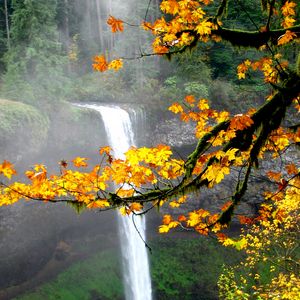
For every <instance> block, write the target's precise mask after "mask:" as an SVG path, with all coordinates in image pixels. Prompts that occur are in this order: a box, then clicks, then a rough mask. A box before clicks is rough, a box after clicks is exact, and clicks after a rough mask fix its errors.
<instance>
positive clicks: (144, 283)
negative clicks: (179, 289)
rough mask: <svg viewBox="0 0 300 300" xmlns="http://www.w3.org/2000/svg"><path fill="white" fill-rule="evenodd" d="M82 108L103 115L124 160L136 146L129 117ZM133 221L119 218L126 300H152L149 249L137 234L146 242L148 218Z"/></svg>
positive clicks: (112, 142) (112, 110) (97, 107)
mask: <svg viewBox="0 0 300 300" xmlns="http://www.w3.org/2000/svg"><path fill="white" fill-rule="evenodd" d="M80 106H81V107H86V108H90V109H94V110H96V111H98V112H99V113H100V114H101V116H102V120H103V122H104V126H105V131H106V134H107V137H108V142H109V144H110V146H111V148H112V149H113V152H114V156H115V157H117V158H120V159H123V158H124V152H126V151H127V150H128V149H129V147H130V146H133V145H134V135H133V130H132V124H131V121H130V118H129V114H128V113H127V112H126V111H125V110H123V109H121V108H120V107H117V106H102V105H97V104H84V105H80ZM131 218H132V217H131V216H128V217H124V216H121V215H120V214H118V224H119V235H120V242H121V250H122V261H123V274H124V283H125V296H126V300H151V299H152V288H151V278H150V269H149V261H148V255H147V249H146V247H145V244H144V242H143V240H142V239H141V238H140V236H139V234H138V232H137V230H138V231H139V232H140V234H141V236H142V237H143V239H144V240H145V229H146V228H145V225H146V224H145V218H144V217H141V216H135V218H134V221H135V226H136V228H135V227H134V224H133V222H132V219H131Z"/></svg>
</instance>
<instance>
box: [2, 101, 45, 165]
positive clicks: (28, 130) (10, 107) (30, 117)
mask: <svg viewBox="0 0 300 300" xmlns="http://www.w3.org/2000/svg"><path fill="white" fill-rule="evenodd" d="M48 129H49V119H48V117H47V116H45V115H44V114H42V113H41V112H40V111H39V110H38V109H36V108H34V107H32V106H30V105H27V104H24V103H20V102H16V101H11V100H4V99H0V160H1V161H2V160H3V159H7V160H11V161H13V162H16V161H20V160H21V159H22V157H26V155H28V154H29V153H32V154H37V153H39V151H41V149H42V147H43V146H44V145H45V143H46V140H47V135H48Z"/></svg>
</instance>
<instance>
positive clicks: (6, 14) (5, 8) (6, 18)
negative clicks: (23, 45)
mask: <svg viewBox="0 0 300 300" xmlns="http://www.w3.org/2000/svg"><path fill="white" fill-rule="evenodd" d="M4 14H5V26H6V37H7V48H8V50H10V30H9V20H8V8H7V0H4Z"/></svg>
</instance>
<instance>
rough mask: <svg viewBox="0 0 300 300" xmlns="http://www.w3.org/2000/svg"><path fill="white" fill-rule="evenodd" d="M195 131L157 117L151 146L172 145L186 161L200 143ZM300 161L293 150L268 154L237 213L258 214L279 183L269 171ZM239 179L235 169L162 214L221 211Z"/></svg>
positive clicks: (280, 170) (260, 163)
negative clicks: (276, 156)
mask: <svg viewBox="0 0 300 300" xmlns="http://www.w3.org/2000/svg"><path fill="white" fill-rule="evenodd" d="M194 130H195V128H194V126H193V125H192V124H190V123H184V122H181V121H180V120H179V118H177V119H176V118H173V117H171V118H158V119H156V121H155V122H152V124H151V125H150V126H149V131H148V133H147V135H148V139H149V141H150V142H151V145H153V146H154V145H157V144H160V143H162V144H167V145H170V146H171V147H172V149H173V153H174V155H175V156H179V157H181V158H186V157H187V156H188V155H189V154H190V153H191V152H192V151H193V150H194V149H195V146H196V143H197V140H196V138H195V135H194ZM299 160H300V153H299V151H297V149H295V148H294V149H293V148H292V147H291V148H289V150H288V151H286V153H285V154H284V156H281V157H278V158H277V159H274V158H273V157H271V156H269V157H268V155H266V158H265V159H264V160H262V161H260V162H259V168H258V169H254V170H253V172H252V176H251V178H250V180H249V182H248V189H247V192H246V194H245V196H244V198H243V201H242V202H241V203H240V205H239V206H238V208H237V210H236V213H237V214H247V215H255V214H256V213H257V212H258V209H259V206H260V203H261V202H262V201H263V200H264V196H263V192H264V191H266V190H273V189H274V188H276V184H274V183H272V182H270V180H269V179H268V178H267V176H266V172H267V171H269V170H272V171H275V172H282V171H283V170H282V165H283V166H284V165H285V164H286V163H287V164H288V163H292V162H293V161H299ZM241 174H243V173H241ZM238 177H239V171H238V170H234V169H232V170H231V174H230V175H229V176H227V177H226V178H225V179H224V181H222V182H221V183H220V184H218V185H216V186H215V187H214V188H213V189H209V188H205V187H203V188H201V190H199V191H198V192H197V193H194V194H192V195H190V196H189V197H190V198H189V199H190V200H189V201H187V203H186V204H183V205H182V206H181V207H180V209H175V210H174V209H173V208H171V207H168V206H167V205H165V206H163V207H162V209H161V212H162V213H170V214H173V215H174V214H178V215H179V214H184V213H187V212H190V211H193V210H197V209H200V208H204V209H209V210H210V211H212V212H219V211H220V207H221V206H222V204H224V203H225V202H227V201H228V200H230V196H231V195H233V193H234V191H235V188H236V185H237V182H238ZM234 221H236V219H234Z"/></svg>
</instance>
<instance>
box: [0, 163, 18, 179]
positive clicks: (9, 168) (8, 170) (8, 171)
mask: <svg viewBox="0 0 300 300" xmlns="http://www.w3.org/2000/svg"><path fill="white" fill-rule="evenodd" d="M16 173H17V172H16V170H15V169H14V168H13V164H11V163H10V162H9V161H7V160H4V161H3V163H2V164H1V165H0V174H3V175H4V176H5V177H7V178H8V179H10V178H11V176H12V175H15V174H16Z"/></svg>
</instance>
